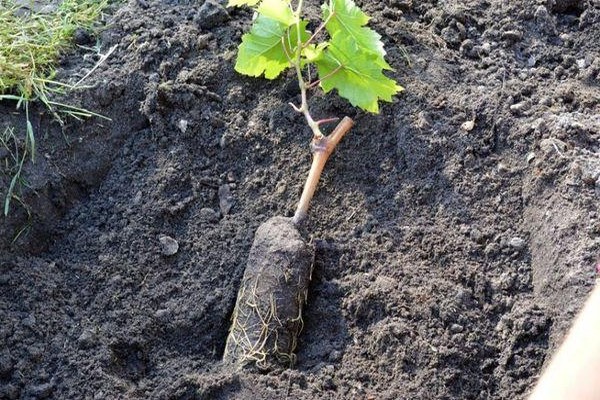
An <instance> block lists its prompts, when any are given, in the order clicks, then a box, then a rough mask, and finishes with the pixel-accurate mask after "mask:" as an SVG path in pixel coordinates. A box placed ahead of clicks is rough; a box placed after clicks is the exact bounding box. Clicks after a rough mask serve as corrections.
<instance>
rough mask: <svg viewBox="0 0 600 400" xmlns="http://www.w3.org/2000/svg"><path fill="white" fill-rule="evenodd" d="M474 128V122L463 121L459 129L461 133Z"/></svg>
mask: <svg viewBox="0 0 600 400" xmlns="http://www.w3.org/2000/svg"><path fill="white" fill-rule="evenodd" d="M474 127H475V121H465V122H463V124H462V125H461V126H460V128H461V129H462V130H463V131H466V132H471V131H472V130H473V128H474Z"/></svg>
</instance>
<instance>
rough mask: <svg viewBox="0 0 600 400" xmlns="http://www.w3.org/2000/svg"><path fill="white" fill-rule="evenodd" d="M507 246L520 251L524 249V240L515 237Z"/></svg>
mask: <svg viewBox="0 0 600 400" xmlns="http://www.w3.org/2000/svg"><path fill="white" fill-rule="evenodd" d="M508 245H509V246H510V247H512V248H514V249H517V250H521V249H522V248H524V247H525V239H523V238H520V237H518V236H515V237H514V238H511V239H510V240H509V241H508Z"/></svg>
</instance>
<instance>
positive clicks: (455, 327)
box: [450, 324, 465, 333]
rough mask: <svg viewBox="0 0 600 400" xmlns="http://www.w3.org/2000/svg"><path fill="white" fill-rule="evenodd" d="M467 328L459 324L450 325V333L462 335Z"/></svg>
mask: <svg viewBox="0 0 600 400" xmlns="http://www.w3.org/2000/svg"><path fill="white" fill-rule="evenodd" d="M464 329H465V328H464V327H463V326H462V325H459V324H452V325H450V332H452V333H461V332H462V331H463V330H464Z"/></svg>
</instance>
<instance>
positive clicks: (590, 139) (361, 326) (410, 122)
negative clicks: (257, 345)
mask: <svg viewBox="0 0 600 400" xmlns="http://www.w3.org/2000/svg"><path fill="white" fill-rule="evenodd" d="M308 3H309V12H310V14H311V15H312V16H317V15H318V13H319V10H318V6H319V4H318V2H316V1H309V2H308ZM357 3H358V4H359V5H360V6H361V7H363V8H364V10H365V11H366V12H367V13H369V14H370V15H372V16H373V18H372V20H371V22H370V24H371V26H372V27H373V28H374V29H376V30H377V31H378V32H379V33H381V35H382V40H383V42H384V43H385V46H386V49H387V51H388V61H389V62H390V64H391V65H392V66H393V67H394V69H395V70H394V71H392V72H390V74H389V75H390V76H391V77H393V78H395V79H397V80H398V81H399V82H400V83H401V84H402V85H403V86H404V87H405V88H406V90H405V91H404V92H402V93H401V94H400V95H399V96H398V97H397V99H395V100H394V102H393V104H385V105H383V106H382V111H381V114H379V115H371V114H366V113H363V112H360V111H358V110H356V109H354V108H353V107H351V106H350V105H349V104H348V103H347V102H346V101H345V100H342V99H339V98H338V97H337V96H336V94H335V93H331V94H327V95H323V94H322V93H319V92H315V93H313V94H312V96H311V99H310V101H311V104H312V108H313V110H314V114H315V117H318V118H328V117H334V116H336V117H343V116H345V115H348V116H350V117H352V118H354V119H355V122H356V124H355V126H354V128H353V129H352V131H351V132H350V133H349V134H348V135H347V136H346V138H345V139H344V141H343V142H342V143H341V144H340V145H339V146H338V149H337V150H336V153H335V154H334V155H333V157H332V158H331V160H330V162H329V164H328V166H327V168H326V171H325V173H324V176H323V177H322V181H321V184H320V187H319V190H318V192H317V195H316V197H315V199H314V201H313V204H312V208H311V210H310V213H309V218H308V220H307V222H306V226H305V229H304V231H303V235H304V238H305V240H307V241H308V242H310V243H311V245H312V246H314V249H315V259H314V265H313V274H312V281H311V283H310V288H309V293H308V303H307V305H306V308H305V310H304V311H305V314H304V329H303V330H302V332H301V334H300V337H299V339H298V350H297V360H296V364H295V366H294V367H293V368H290V369H275V370H272V371H269V372H266V373H265V372H260V371H253V370H243V371H236V370H234V369H232V368H231V367H230V366H228V365H226V364H224V363H222V361H221V357H222V354H223V350H224V348H225V342H226V338H227V333H228V329H229V325H230V317H231V314H232V312H233V308H234V305H235V301H236V294H237V292H238V289H239V285H240V283H241V281H242V277H243V274H244V268H245V264H246V259H247V256H248V253H249V251H250V248H251V245H252V241H253V238H254V233H255V231H256V229H257V228H258V226H259V225H260V224H261V223H263V222H264V221H266V220H267V219H269V218H270V217H273V216H284V217H289V216H291V215H292V213H293V210H294V208H295V205H296V202H297V200H298V198H299V195H300V191H301V188H302V184H303V180H304V178H305V175H306V173H307V171H308V168H309V164H310V150H309V141H310V131H309V130H308V129H307V128H306V126H305V124H304V121H303V120H302V118H301V116H300V115H298V114H296V113H295V112H293V110H292V109H291V108H290V107H289V105H288V104H287V103H288V102H296V103H298V97H299V93H298V89H297V84H296V82H295V80H294V79H295V78H294V76H293V74H288V75H286V76H284V77H282V78H280V79H277V80H275V81H267V80H264V79H252V78H247V77H244V76H240V75H238V74H237V73H236V72H235V71H234V69H233V65H234V62H235V57H236V47H237V44H238V43H239V41H240V38H241V35H242V34H243V32H244V31H245V30H247V29H248V27H249V26H250V23H251V19H252V13H251V12H250V11H249V10H245V9H226V8H224V6H223V4H222V3H219V2H215V1H214V0H205V1H202V0H198V1H192V0H190V1H183V0H182V1H174V0H173V1H165V0H161V1H158V0H137V1H133V0H131V1H128V2H126V3H121V4H119V5H113V6H112V8H111V9H110V10H109V11H108V15H107V22H108V23H107V24H106V26H105V28H104V29H103V30H102V32H101V33H98V34H97V35H96V37H88V38H87V39H89V41H90V43H88V44H87V47H93V46H94V44H96V43H97V44H98V45H99V51H98V52H96V53H94V52H91V53H90V52H89V51H85V50H81V49H80V50H76V51H73V52H72V53H70V54H68V55H66V56H65V57H64V58H63V59H62V61H61V66H60V69H59V76H58V77H57V79H59V80H62V81H65V82H71V83H75V82H77V81H78V80H79V79H81V78H82V77H83V76H85V75H86V74H87V73H88V72H89V71H90V70H91V69H92V68H94V66H97V68H96V70H95V71H94V72H93V73H92V74H91V75H90V77H88V78H86V81H85V85H83V86H82V87H81V88H79V89H78V90H76V91H73V92H71V93H70V94H69V95H67V96H66V97H65V98H64V99H61V100H62V101H64V102H69V104H74V105H77V106H80V107H83V108H86V109H89V110H92V111H94V112H97V113H100V114H103V115H105V116H107V117H110V118H111V121H110V122H109V121H104V120H100V119H88V120H84V121H81V122H80V121H76V120H72V119H70V120H68V121H67V124H66V125H65V126H60V125H59V124H58V123H56V122H54V121H53V119H52V117H51V116H50V115H48V113H47V112H45V111H44V110H43V109H42V108H34V110H33V111H32V113H31V118H32V122H33V125H34V129H35V131H36V132H37V138H38V140H37V142H38V156H37V158H36V161H35V163H34V164H31V163H28V164H27V165H26V168H25V171H24V177H25V180H26V184H25V185H23V186H22V187H21V188H20V190H19V192H18V193H19V201H16V200H15V201H13V203H12V205H13V206H12V209H11V213H10V215H9V216H8V217H6V218H3V219H2V223H1V224H0V249H1V255H0V318H1V321H2V323H1V325H0V343H1V346H0V398H6V399H20V398H22V399H38V398H55V399H121V398H128V399H259V398H260V399H281V398H288V397H289V398H297V399H522V398H525V396H526V394H527V392H528V391H529V390H530V389H531V387H532V385H533V384H534V383H535V381H536V378H537V376H538V375H539V373H540V371H541V370H542V368H543V365H544V363H545V362H547V360H548V359H549V356H550V354H551V353H552V351H553V350H555V349H556V347H557V345H558V344H559V343H560V340H561V338H562V337H563V335H564V333H565V332H566V329H567V328H568V326H569V322H570V321H571V320H572V318H573V316H574V314H575V313H576V312H577V310H578V309H579V307H580V306H581V304H582V302H583V301H584V299H585V297H586V295H587V293H588V292H589V290H590V289H591V287H592V286H593V284H594V281H595V278H596V269H595V268H596V265H597V263H598V256H599V254H600V219H599V218H600V216H599V215H598V201H599V198H600V144H599V140H600V104H599V103H600V95H599V93H600V92H599V89H600V48H599V47H600V4H599V3H598V2H597V1H584V0H580V1H577V0H573V1H560V0H537V1H533V0H515V1H501V0H488V1H484V0H468V1H461V2H458V1H444V2H438V1H431V0H425V1H412V0H386V1H357ZM312 28H313V29H314V28H315V26H313V27H312ZM82 37H83V39H82V40H84V41H85V40H86V35H82ZM80 39H81V38H80ZM111 49H114V51H112V53H110V50H111ZM109 53H110V55H109V56H108V57H107V58H106V60H104V61H103V62H101V63H99V61H100V60H101V56H102V54H109ZM0 108H1V113H0V124H1V128H2V130H4V128H5V127H6V126H15V127H17V129H20V127H23V126H24V120H23V115H22V113H19V112H16V111H15V105H14V104H10V103H6V102H3V103H2V104H0ZM19 132H20V131H19ZM0 156H2V157H3V159H6V157H7V154H6V153H5V152H2V153H0ZM3 165H5V163H4V162H3ZM9 179H10V176H8V175H7V174H4V175H3V176H2V178H1V179H0V183H1V184H2V186H1V187H2V188H6V187H7V186H8V182H9ZM4 190H5V189H4Z"/></svg>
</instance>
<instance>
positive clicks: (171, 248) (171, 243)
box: [158, 235, 179, 256]
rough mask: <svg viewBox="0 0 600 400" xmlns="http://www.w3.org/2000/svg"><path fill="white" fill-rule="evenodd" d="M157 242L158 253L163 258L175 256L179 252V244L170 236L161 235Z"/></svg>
mask: <svg viewBox="0 0 600 400" xmlns="http://www.w3.org/2000/svg"><path fill="white" fill-rule="evenodd" d="M158 241H159V242H160V251H161V252H162V253H163V254H164V255H165V256H172V255H175V254H177V252H178V251H179V243H177V240H175V239H173V238H172V237H170V236H167V235H161V236H160V237H159V238H158Z"/></svg>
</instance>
